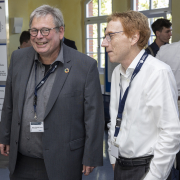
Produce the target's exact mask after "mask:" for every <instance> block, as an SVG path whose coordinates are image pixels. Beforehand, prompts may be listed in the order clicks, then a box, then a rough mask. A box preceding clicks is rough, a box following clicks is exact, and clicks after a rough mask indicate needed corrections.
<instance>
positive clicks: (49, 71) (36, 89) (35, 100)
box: [33, 61, 59, 119]
mask: <svg viewBox="0 0 180 180" xmlns="http://www.w3.org/2000/svg"><path fill="white" fill-rule="evenodd" d="M58 64H59V61H56V62H55V63H54V64H53V65H52V67H51V68H50V69H49V70H48V72H47V73H46V75H45V76H44V77H43V79H42V80H41V81H40V82H39V83H38V85H36V75H37V62H36V63H35V90H34V103H33V106H34V119H37V116H36V107H37V92H38V90H39V89H40V88H41V87H42V86H43V85H44V84H45V82H46V80H47V79H48V77H49V76H50V74H52V73H53V72H54V71H55V70H56V68H57V66H58Z"/></svg>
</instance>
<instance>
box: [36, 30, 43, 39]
mask: <svg viewBox="0 0 180 180" xmlns="http://www.w3.org/2000/svg"><path fill="white" fill-rule="evenodd" d="M36 37H37V38H43V35H42V34H41V31H40V30H39V31H38V32H37V36H36Z"/></svg>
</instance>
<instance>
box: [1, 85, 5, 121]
mask: <svg viewBox="0 0 180 180" xmlns="http://www.w3.org/2000/svg"><path fill="white" fill-rule="evenodd" d="M4 95H5V87H2V86H0V122H1V113H2V106H3V102H4Z"/></svg>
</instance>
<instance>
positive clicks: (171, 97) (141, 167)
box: [102, 11, 180, 180]
mask: <svg viewBox="0 0 180 180" xmlns="http://www.w3.org/2000/svg"><path fill="white" fill-rule="evenodd" d="M149 36H150V29H149V27H148V19H147V17H146V16H144V15H143V14H141V13H139V12H135V11H128V12H124V13H114V14H112V15H111V16H109V18H108V25H107V28H106V32H105V38H104V40H103V42H102V46H103V47H106V51H107V53H108V55H109V59H110V61H111V62H116V63H120V64H119V65H118V66H117V67H116V68H115V69H114V71H113V74H112V80H111V100H110V115H111V123H110V124H109V142H108V143H109V156H110V162H111V164H112V165H113V167H114V166H115V169H114V179H115V180H140V179H144V180H160V179H162V180H165V179H167V177H168V175H169V173H170V170H171V167H172V165H173V162H174V159H175V155H176V153H177V152H178V150H179V145H180V142H179V141H180V123H179V119H178V110H177V97H178V93H177V87H176V82H175V79H174V76H173V73H172V71H171V69H170V67H169V66H168V65H166V64H164V63H163V62H161V61H159V60H158V59H156V58H154V57H152V56H148V54H147V52H146V51H145V50H144V49H143V48H144V46H145V45H146V44H147V41H148V39H149Z"/></svg>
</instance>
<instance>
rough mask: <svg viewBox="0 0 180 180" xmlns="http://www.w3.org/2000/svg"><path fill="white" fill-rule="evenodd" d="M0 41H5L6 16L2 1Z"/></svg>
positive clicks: (0, 5)
mask: <svg viewBox="0 0 180 180" xmlns="http://www.w3.org/2000/svg"><path fill="white" fill-rule="evenodd" d="M0 40H6V16H5V2H4V1H0Z"/></svg>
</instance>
